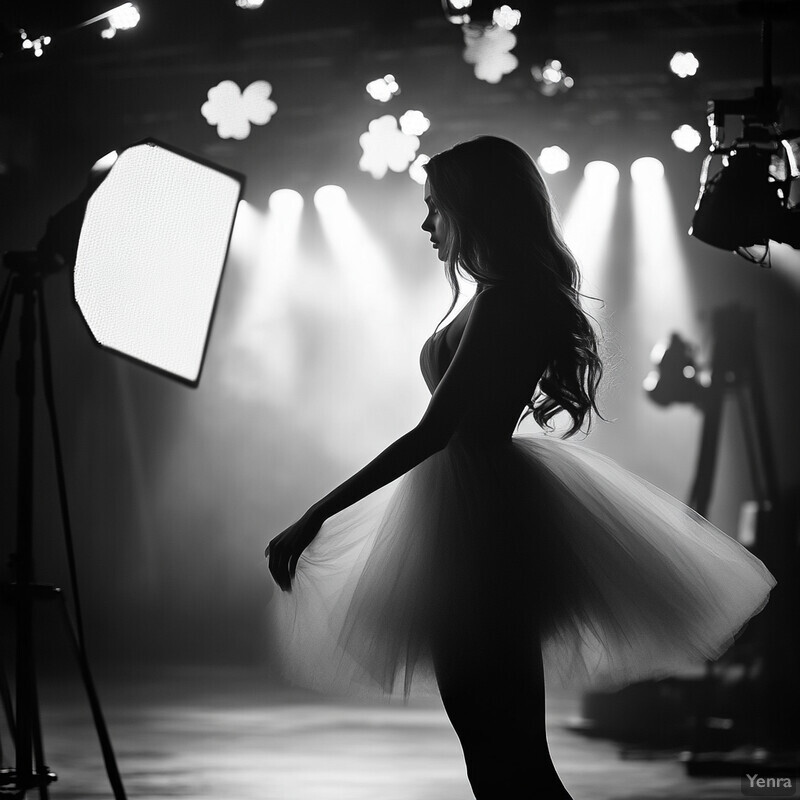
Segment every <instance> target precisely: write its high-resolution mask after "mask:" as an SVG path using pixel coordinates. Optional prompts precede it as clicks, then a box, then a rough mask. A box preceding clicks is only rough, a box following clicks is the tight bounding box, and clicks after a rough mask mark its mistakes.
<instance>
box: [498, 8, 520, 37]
mask: <svg viewBox="0 0 800 800" xmlns="http://www.w3.org/2000/svg"><path fill="white" fill-rule="evenodd" d="M521 19H522V12H521V11H518V10H517V9H516V8H511V6H507V5H502V6H500V7H499V8H496V9H495V10H494V12H493V13H492V22H494V24H495V25H499V26H500V27H501V28H505V29H506V30H507V31H510V30H511V29H512V28H514V27H516V26H517V25H519V22H520V20H521Z"/></svg>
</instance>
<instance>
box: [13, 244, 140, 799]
mask: <svg viewBox="0 0 800 800" xmlns="http://www.w3.org/2000/svg"><path fill="white" fill-rule="evenodd" d="M3 265H4V266H5V267H6V269H8V270H10V272H11V275H10V277H9V278H8V281H7V284H6V287H5V289H4V292H3V297H2V304H0V350H1V349H2V345H3V343H4V341H5V334H6V331H7V328H8V322H9V319H10V317H11V310H12V306H13V300H14V297H15V296H19V297H20V299H21V304H22V308H21V312H20V350H19V358H18V360H17V365H16V392H17V396H18V398H19V427H18V449H17V539H16V552H15V553H14V555H13V557H12V565H13V566H12V570H13V578H14V580H13V581H12V582H11V583H8V584H3V587H2V588H3V591H4V594H5V595H6V596H7V597H8V598H9V599H10V600H11V602H12V603H13V604H14V606H15V611H16V638H17V642H16V685H15V689H16V713H12V709H11V708H10V702H9V698H10V692H9V690H8V685H7V683H6V680H5V676H4V675H3V676H2V684H3V698H4V708H5V713H6V717H7V722H8V728H9V730H10V731H11V734H12V737H13V739H14V745H15V751H16V766H15V768H14V769H3V770H0V796H7V797H15V798H23V797H24V796H25V794H26V792H27V791H29V790H30V789H38V790H39V796H40V798H42V799H43V800H46V798H48V796H49V792H48V785H49V784H50V783H51V782H52V781H55V780H56V775H55V773H54V772H52V771H51V770H50V769H49V767H47V766H46V764H45V755H44V746H43V742H42V729H41V720H40V715H39V694H38V686H37V679H36V659H35V653H34V642H33V606H34V601H35V600H37V599H55V600H56V601H57V602H58V603H59V604H60V607H61V609H62V612H63V615H64V621H65V625H66V627H67V630H68V632H69V634H70V639H71V642H72V645H73V649H74V651H75V656H76V658H77V661H78V665H79V667H80V671H81V677H82V679H83V683H84V686H85V687H86V692H87V695H88V697H89V703H90V706H91V710H92V716H93V718H94V725H95V728H96V730H97V735H98V737H99V739H100V746H101V749H102V752H103V759H104V761H105V766H106V772H107V774H108V778H109V781H110V783H111V787H112V789H113V792H114V797H115V799H116V800H124V798H125V790H124V788H123V785H122V780H121V778H120V775H119V770H118V769H117V764H116V759H115V757H114V750H113V747H112V745H111V739H110V737H109V735H108V730H107V728H106V724H105V720H104V717H103V712H102V709H101V706H100V701H99V699H98V696H97V691H96V690H95V687H94V681H93V679H92V675H91V671H90V669H89V661H88V658H87V655H86V644H85V639H84V634H83V625H82V622H81V614H80V601H79V595H78V583H77V576H76V566H75V557H74V551H73V547H72V535H71V528H70V525H69V514H68V507H67V495H66V483H65V479H64V466H63V460H62V457H61V446H60V440H59V437H58V423H57V419H56V415H55V402H54V393H53V383H52V369H51V360H50V344H49V337H48V331H47V318H46V315H45V306H44V286H43V273H42V271H41V270H40V268H39V259H38V257H37V255H36V254H35V253H6V254H5V256H4V258H3ZM37 311H38V321H39V334H40V335H39V340H40V345H41V351H42V376H43V381H42V383H43V387H44V391H45V396H46V400H47V406H48V410H49V414H50V425H51V433H52V442H53V450H54V454H55V462H56V473H57V479H58V488H59V500H60V505H61V514H62V520H63V523H64V533H65V539H66V545H67V554H68V559H69V569H70V577H71V581H72V590H73V597H74V600H75V610H76V618H77V629H76V626H75V625H73V623H72V620H71V618H70V615H69V611H68V609H67V606H66V603H65V600H64V596H63V594H62V593H61V590H60V589H58V588H57V587H55V586H50V585H45V584H37V583H35V582H34V567H33V423H34V387H35V366H36V358H35V341H36V336H37Z"/></svg>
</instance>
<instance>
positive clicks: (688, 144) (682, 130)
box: [672, 125, 703, 153]
mask: <svg viewBox="0 0 800 800" xmlns="http://www.w3.org/2000/svg"><path fill="white" fill-rule="evenodd" d="M702 141H703V137H702V136H701V135H700V131H697V130H695V129H694V128H693V127H692V126H691V125H681V126H680V127H679V128H676V129H675V130H674V131H672V143H673V144H674V145H675V147H677V148H678V149H679V150H683V151H685V152H687V153H691V152H693V151H694V150H696V149H697V148H698V147H699V146H700V142H702Z"/></svg>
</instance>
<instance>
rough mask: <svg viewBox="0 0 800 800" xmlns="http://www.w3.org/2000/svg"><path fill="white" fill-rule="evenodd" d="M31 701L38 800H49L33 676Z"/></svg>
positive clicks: (32, 657)
mask: <svg viewBox="0 0 800 800" xmlns="http://www.w3.org/2000/svg"><path fill="white" fill-rule="evenodd" d="M35 663H36V662H35V657H34V655H33V652H31V670H32V671H33V670H34V669H35V667H34V665H35ZM31 699H32V704H31V705H32V707H33V714H32V715H31V735H32V736H33V758H34V764H35V765H36V776H37V777H38V778H39V779H40V781H39V800H49V797H50V792H49V791H48V789H47V775H48V773H49V770H48V769H47V766H46V765H45V763H44V745H43V744H42V718H41V716H40V715H39V689H38V687H37V685H36V678H35V676H34V679H33V681H32V682H31Z"/></svg>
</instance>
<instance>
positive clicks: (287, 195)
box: [269, 189, 304, 214]
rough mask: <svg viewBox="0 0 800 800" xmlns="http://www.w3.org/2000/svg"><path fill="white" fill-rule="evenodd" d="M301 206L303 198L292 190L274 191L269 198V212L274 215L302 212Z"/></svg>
mask: <svg viewBox="0 0 800 800" xmlns="http://www.w3.org/2000/svg"><path fill="white" fill-rule="evenodd" d="M303 205H304V203H303V196H302V195H301V194H300V192H297V191H295V190H294V189H276V190H275V191H274V192H273V193H272V194H271V195H270V196H269V210H270V211H272V212H274V213H276V214H279V213H281V212H290V213H294V212H298V211H302V209H303Z"/></svg>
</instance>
